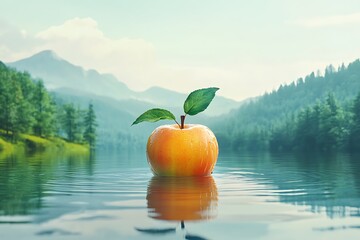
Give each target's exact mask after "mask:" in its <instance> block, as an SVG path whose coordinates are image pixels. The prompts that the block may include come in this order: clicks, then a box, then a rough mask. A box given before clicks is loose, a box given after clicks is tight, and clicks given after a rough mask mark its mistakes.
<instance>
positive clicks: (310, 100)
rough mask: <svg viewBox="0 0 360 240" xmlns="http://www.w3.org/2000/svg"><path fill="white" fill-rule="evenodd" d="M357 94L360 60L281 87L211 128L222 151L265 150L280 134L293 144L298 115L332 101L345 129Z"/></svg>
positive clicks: (298, 119) (323, 106)
mask: <svg viewBox="0 0 360 240" xmlns="http://www.w3.org/2000/svg"><path fill="white" fill-rule="evenodd" d="M359 92H360V61H359V60H356V61H354V62H352V63H350V64H349V65H348V66H347V67H345V66H344V65H342V66H341V67H339V68H338V69H337V70H335V68H334V67H333V66H331V65H330V66H329V67H327V68H326V70H325V74H324V76H315V74H314V73H311V74H310V75H308V76H306V77H305V78H300V79H298V80H297V81H296V82H293V83H291V84H289V85H282V86H280V87H279V88H278V89H277V90H275V91H273V92H271V93H267V94H264V95H263V96H261V97H259V98H258V99H256V100H255V101H252V102H250V103H247V104H245V105H244V106H242V107H240V108H239V109H237V110H235V111H233V112H231V113H230V114H228V115H226V116H224V117H223V118H222V119H221V120H219V121H217V122H216V123H214V124H213V125H212V128H213V129H214V131H215V133H216V134H217V135H218V136H219V140H220V142H221V144H222V146H223V147H226V148H233V149H244V148H245V149H254V150H255V149H267V148H269V147H270V145H271V144H272V143H273V142H272V141H273V140H274V137H275V135H276V133H279V131H280V132H281V133H283V135H286V134H288V137H286V136H282V138H283V141H288V142H289V143H290V142H291V141H295V140H294V139H295V138H296V136H295V133H294V131H296V130H297V129H296V128H297V127H298V125H297V124H299V123H300V121H301V116H300V114H303V111H305V110H308V111H309V114H310V112H312V111H316V108H319V109H320V110H321V109H322V108H329V107H331V106H328V105H329V104H330V102H331V101H334V104H333V105H334V106H336V109H337V110H336V111H337V113H336V114H338V115H339V116H338V117H339V118H340V117H341V118H343V119H344V121H346V123H343V124H345V125H344V126H342V127H343V128H344V129H348V128H349V125H351V121H352V115H353V113H352V112H351V111H352V108H353V104H354V99H355V97H356V96H357V94H358V93H359ZM329 94H330V95H329ZM315 105H317V107H316V108H315V107H314V106H315ZM314 108H315V109H314ZM320 110H319V111H320ZM324 111H325V110H324ZM340 113H341V114H340ZM319 114H320V113H319ZM340 115H341V116H340ZM324 116H325V115H324ZM314 117H319V116H315V115H314ZM346 124H347V125H346ZM323 125H324V124H323ZM321 127H322V126H321ZM349 131H350V130H349ZM299 132H300V131H299ZM343 137H344V138H345V136H343ZM343 141H345V140H343ZM293 147H294V148H298V147H299V146H298V145H296V144H295V143H293V146H291V147H289V148H293Z"/></svg>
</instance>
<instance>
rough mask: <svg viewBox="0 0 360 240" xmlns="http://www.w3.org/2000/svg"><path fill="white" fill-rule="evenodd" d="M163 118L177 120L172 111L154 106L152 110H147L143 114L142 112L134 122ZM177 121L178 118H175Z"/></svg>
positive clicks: (155, 120) (154, 120)
mask: <svg viewBox="0 0 360 240" xmlns="http://www.w3.org/2000/svg"><path fill="white" fill-rule="evenodd" d="M162 119H169V120H175V116H174V114H172V113H171V112H170V111H168V110H165V109H160V108H153V109H150V110H147V111H146V112H144V113H143V114H141V115H140V116H139V117H138V118H137V119H136V120H135V121H134V122H133V124H131V126H132V125H134V124H138V123H141V122H145V121H146V122H157V121H159V120H162ZM175 121H176V120H175Z"/></svg>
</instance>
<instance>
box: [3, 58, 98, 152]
mask: <svg viewBox="0 0 360 240" xmlns="http://www.w3.org/2000/svg"><path fill="white" fill-rule="evenodd" d="M0 109H1V111H0V136H1V137H3V138H6V139H7V140H10V141H12V142H16V141H18V140H19V138H20V135H21V134H32V135H35V136H39V137H44V138H49V137H53V136H57V137H61V138H64V139H66V140H67V141H68V142H74V143H88V144H89V145H90V146H91V147H94V146H95V141H96V127H97V122H96V114H95V111H94V107H93V105H92V103H89V106H88V109H80V108H79V107H77V106H74V104H72V103H67V104H59V103H57V102H56V101H55V100H54V98H53V97H52V96H51V94H50V93H49V92H48V91H47V90H46V88H45V86H44V83H43V81H42V80H40V79H33V78H32V77H31V76H30V74H29V73H27V72H19V71H16V70H14V69H12V68H9V67H7V66H5V64H3V63H2V62H0Z"/></svg>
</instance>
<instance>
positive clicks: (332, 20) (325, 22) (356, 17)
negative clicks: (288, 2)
mask: <svg viewBox="0 0 360 240" xmlns="http://www.w3.org/2000/svg"><path fill="white" fill-rule="evenodd" d="M293 24H295V25H298V26H301V27H308V28H320V27H332V26H342V25H351V24H360V13H352V14H346V15H334V16H327V17H315V18H309V19H299V20H296V21H294V22H293Z"/></svg>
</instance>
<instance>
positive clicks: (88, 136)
mask: <svg viewBox="0 0 360 240" xmlns="http://www.w3.org/2000/svg"><path fill="white" fill-rule="evenodd" d="M84 127H85V132H84V140H85V141H86V142H87V143H89V145H90V147H91V148H94V147H95V142H96V127H97V123H96V115H95V111H94V106H93V104H92V103H90V104H89V107H88V111H87V113H86V115H85V119H84Z"/></svg>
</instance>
